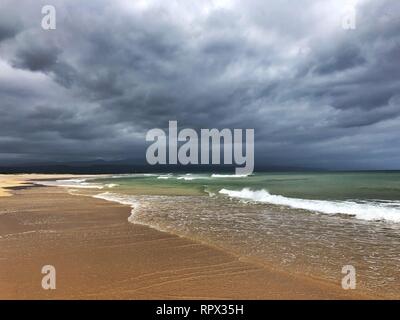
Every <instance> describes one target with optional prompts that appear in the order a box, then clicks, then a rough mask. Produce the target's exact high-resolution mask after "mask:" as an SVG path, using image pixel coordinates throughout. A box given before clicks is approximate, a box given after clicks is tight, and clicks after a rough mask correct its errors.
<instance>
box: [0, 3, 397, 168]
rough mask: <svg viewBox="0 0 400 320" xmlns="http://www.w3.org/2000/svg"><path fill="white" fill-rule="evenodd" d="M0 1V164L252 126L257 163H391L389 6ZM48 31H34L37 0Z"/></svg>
mask: <svg viewBox="0 0 400 320" xmlns="http://www.w3.org/2000/svg"><path fill="white" fill-rule="evenodd" d="M356 2H357V6H356V13H357V16H356V18H357V20H356V29H355V30H344V29H343V28H342V25H341V19H342V17H343V16H344V15H345V14H348V4H349V1H347V0H343V1H337V0H329V1H323V2H321V1H317V0H305V1H298V2H293V1H272V0H271V1H260V0H249V1H245V2H244V1H229V0H218V1H217V0H216V1H211V0H210V1H202V2H201V3H200V2H199V3H190V2H187V1H177V2H165V1H144V0H141V1H133V2H131V1H122V0H118V1H106V0H95V1H90V2H89V1H88V2H77V1H54V0H53V1H50V0H49V1H33V0H23V1H20V2H18V5H16V4H15V1H10V0H4V1H2V3H1V5H0V9H1V10H0V150H1V154H0V162H10V160H11V161H12V160H13V159H15V160H16V161H17V160H18V161H22V160H26V161H31V160H37V159H47V160H54V161H59V160H67V161H70V160H90V159H97V158H104V159H107V160H113V159H123V158H130V157H132V156H134V155H136V156H137V155H144V152H145V147H146V144H145V140H144V137H145V133H146V131H147V130H148V129H150V128H154V127H166V126H167V124H168V121H169V120H178V123H179V125H180V126H182V127H192V128H197V129H199V128H212V127H217V128H255V130H256V165H260V164H262V165H277V164H279V165H286V166H307V167H326V168H341V169H346V168H365V169H368V168H381V169H393V168H399V163H400V162H399V161H400V148H399V147H398V143H397V142H396V137H397V136H398V132H399V116H400V106H399V103H400V93H399V92H400V64H399V62H398V61H399V60H398V59H399V57H400V16H399V15H398V14H396V13H398V12H400V10H399V9H400V5H399V3H398V2H397V1H395V0H384V1H373V0H359V1H356ZM47 4H52V5H54V6H55V7H56V10H57V29H56V30H51V31H45V30H42V29H41V25H40V23H41V18H42V15H41V8H42V6H43V5H47Z"/></svg>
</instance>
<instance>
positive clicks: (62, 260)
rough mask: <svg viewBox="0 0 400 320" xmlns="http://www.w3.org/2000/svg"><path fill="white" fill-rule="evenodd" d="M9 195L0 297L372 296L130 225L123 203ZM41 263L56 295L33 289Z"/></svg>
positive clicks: (2, 214) (41, 192) (43, 192)
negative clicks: (53, 279) (51, 269)
mask: <svg viewBox="0 0 400 320" xmlns="http://www.w3.org/2000/svg"><path fill="white" fill-rule="evenodd" d="M53 177H54V176H53ZM74 177H77V176H74ZM40 178H41V177H40ZM11 193H12V194H13V195H14V196H12V197H4V198H1V200H0V201H1V202H0V226H2V227H1V228H0V236H1V238H0V242H2V245H1V246H0V253H1V254H0V256H1V257H2V259H0V270H1V272H0V298H1V299H348V298H349V299H365V298H371V297H368V296H364V295H363V294H362V293H360V292H357V291H356V292H354V291H353V292H349V291H345V290H343V289H341V287H340V286H339V284H338V285H334V284H332V283H330V282H328V281H325V280H321V279H314V278H311V277H308V276H300V275H297V274H296V275H293V274H289V273H287V272H285V271H283V270H279V269H278V270H276V269H275V268H274V269H272V268H267V267H266V266H265V265H264V266H261V265H260V264H257V263H254V262H252V261H248V259H246V258H244V259H243V258H240V257H238V256H235V255H233V254H232V253H230V252H227V251H226V250H223V249H221V248H218V247H215V246H211V245H208V244H205V243H200V242H199V241H194V240H192V239H188V238H183V237H180V236H177V235H174V234H172V233H167V232H164V231H159V230H156V229H154V228H151V227H149V226H145V225H140V224H134V223H131V222H129V221H128V217H129V216H130V214H131V207H130V206H128V205H122V204H118V203H115V202H111V201H107V200H101V199H95V198H92V197H85V196H79V195H70V194H69V193H68V192H67V191H66V190H65V189H64V188H56V187H41V186H35V187H32V188H27V189H20V190H13V191H11ZM54 208H57V210H56V211H55V210H54ZM46 264H53V265H54V266H55V267H56V269H57V289H56V290H50V291H45V290H43V289H42V288H41V286H40V283H41V278H42V276H43V275H42V274H41V272H40V271H41V266H43V265H46Z"/></svg>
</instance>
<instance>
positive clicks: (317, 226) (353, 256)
mask: <svg viewBox="0 0 400 320" xmlns="http://www.w3.org/2000/svg"><path fill="white" fill-rule="evenodd" d="M56 184H59V185H64V186H67V187H68V188H69V189H70V190H71V192H75V193H78V194H82V193H86V194H88V195H91V196H94V197H96V198H100V199H105V200H108V201H115V202H119V203H122V204H126V205H130V206H131V208H132V212H131V215H130V217H129V219H128V220H129V221H130V222H132V223H140V224H145V225H148V226H150V227H152V228H156V229H158V230H161V231H166V232H170V233H174V234H177V235H180V236H184V237H188V238H191V239H194V240H198V241H201V242H205V243H210V244H212V245H215V246H219V247H221V248H223V249H225V250H228V251H230V252H232V253H234V254H236V255H239V256H242V257H246V258H248V259H256V260H257V261H258V262H261V263H264V262H265V263H266V264H268V265H269V266H271V265H272V266H278V267H279V268H283V269H287V270H288V271H290V272H293V273H299V274H308V275H311V276H313V277H317V278H324V279H327V280H329V281H332V282H333V283H336V284H338V285H340V283H341V279H342V276H343V275H342V273H341V271H342V268H343V266H345V265H353V266H354V267H355V268H356V271H357V286H358V288H360V289H362V290H365V291H368V292H370V293H373V294H374V295H379V296H382V297H389V298H400V272H399V267H400V172H312V173H310V172H276V173H275V172H274V173H269V172H268V173H255V174H253V175H251V176H247V177H236V176H229V175H226V174H213V173H202V174H197V173H196V174H194V173H187V174H181V173H170V174H167V173H165V174H130V175H114V176H107V177H102V178H98V179H96V178H94V179H78V180H76V179H75V180H67V181H59V182H56Z"/></svg>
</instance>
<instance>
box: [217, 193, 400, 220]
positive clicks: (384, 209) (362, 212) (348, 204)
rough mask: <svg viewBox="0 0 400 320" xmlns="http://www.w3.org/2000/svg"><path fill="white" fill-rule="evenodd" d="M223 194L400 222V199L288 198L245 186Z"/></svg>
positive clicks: (325, 211)
mask: <svg viewBox="0 0 400 320" xmlns="http://www.w3.org/2000/svg"><path fill="white" fill-rule="evenodd" d="M219 193H221V194H225V195H228V196H230V197H233V198H240V199H247V200H251V201H257V202H263V203H270V204H274V205H282V206H287V207H290V208H295V209H303V210H309V211H314V212H320V213H324V214H347V215H351V216H355V217H356V218H358V219H363V220H386V221H392V222H400V201H390V202H384V201H379V202H378V201H363V202H355V201H328V200H308V199H298V198H288V197H284V196H281V195H273V194H270V193H269V192H268V191H266V190H257V191H253V190H250V189H249V188H244V189H242V190H240V191H235V190H228V189H222V190H220V191H219Z"/></svg>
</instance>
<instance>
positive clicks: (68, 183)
mask: <svg viewBox="0 0 400 320" xmlns="http://www.w3.org/2000/svg"><path fill="white" fill-rule="evenodd" d="M86 181H87V179H66V180H55V181H36V182H35V183H36V184H40V185H44V186H56V187H64V188H79V189H103V188H104V186H103V185H101V184H98V183H90V182H86Z"/></svg>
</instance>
